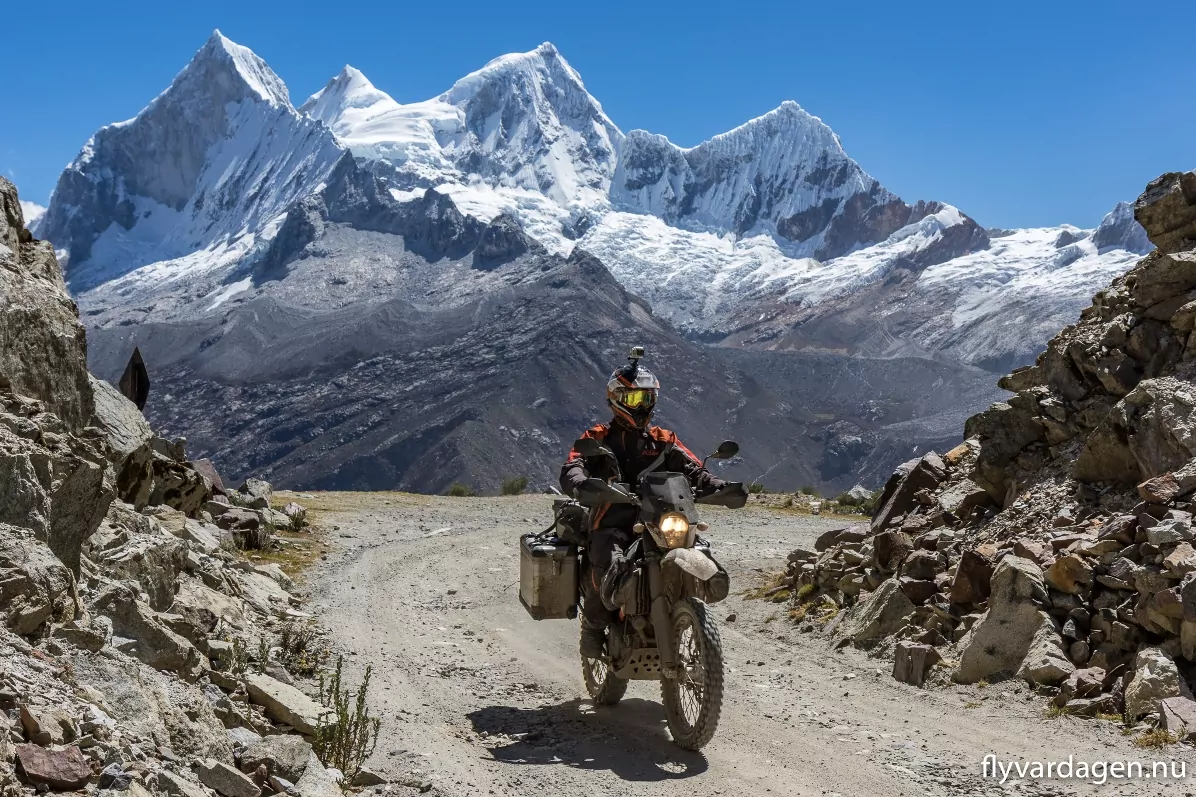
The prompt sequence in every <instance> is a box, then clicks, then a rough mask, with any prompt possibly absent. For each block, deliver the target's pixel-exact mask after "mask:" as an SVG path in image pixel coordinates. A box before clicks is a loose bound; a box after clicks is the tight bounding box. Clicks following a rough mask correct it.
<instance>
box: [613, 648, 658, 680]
mask: <svg viewBox="0 0 1196 797" xmlns="http://www.w3.org/2000/svg"><path fill="white" fill-rule="evenodd" d="M615 675H617V676H618V677H619V678H622V679H623V680H625V681H659V680H661V678H662V677H663V673H662V672H661V669H660V652H659V651H658V650H657V649H656V648H636V649H635V650H633V651H631V656H630V657H628V659H627V661H626V663H624V664H623V665H622V666H621V667H619V669H617V670H616V671H615Z"/></svg>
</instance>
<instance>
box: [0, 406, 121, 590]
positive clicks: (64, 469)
mask: <svg viewBox="0 0 1196 797" xmlns="http://www.w3.org/2000/svg"><path fill="white" fill-rule="evenodd" d="M97 443H98V441H97V440H96V439H95V438H94V437H84V436H82V435H75V434H73V433H71V431H70V430H69V429H68V428H66V426H65V425H64V424H63V422H62V421H61V420H60V419H59V418H57V417H56V416H54V415H51V414H49V413H47V412H45V411H44V406H43V405H42V404H41V402H37V401H30V400H28V399H23V398H21V397H18V396H14V395H12V394H9V393H2V392H0V524H3V523H7V524H9V525H12V526H16V527H19V528H25V529H28V530H29V531H30V532H31V533H32V535H33V536H34V537H35V538H37V539H38V540H40V541H41V542H43V543H45V544H46V545H48V546H49V547H50V550H51V551H53V552H54V555H55V556H57V557H58V558H59V559H60V560H61V561H62V563H63V564H65V565H66V566H67V567H68V568H70V569H71V570H72V571H73V572H76V573H78V569H79V553H80V548H81V547H82V545H83V541H84V540H86V539H87V538H88V537H89V536H91V534H92V533H93V532H94V531H95V530H96V528H98V527H99V525H100V522H101V521H102V520H103V519H104V515H105V513H107V511H108V506H109V504H111V503H112V498H113V483H112V470H111V468H110V467H109V466H108V463H107V461H106V459H105V458H104V455H103V454H102V453H101V445H97Z"/></svg>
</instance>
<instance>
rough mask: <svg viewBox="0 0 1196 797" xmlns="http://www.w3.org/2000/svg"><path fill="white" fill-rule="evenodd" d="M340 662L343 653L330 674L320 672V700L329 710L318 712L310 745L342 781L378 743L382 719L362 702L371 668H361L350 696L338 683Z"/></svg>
mask: <svg viewBox="0 0 1196 797" xmlns="http://www.w3.org/2000/svg"><path fill="white" fill-rule="evenodd" d="M343 663H344V657H343V656H338V657H337V659H336V670H335V671H333V673H332V676H331V678H327V679H326V678H325V676H324V675H323V674H321V675H320V702H321V703H322V704H323V705H324V706H325V707H326V708H328V709H329V710H328V711H327V712H325V713H324V714H322V715H321V716H320V721H319V723H318V724H317V726H316V735H315V744H314V745H313V747H314V749H315V751H316V754H317V755H318V756H319V757H320V760H321V761H323V762H324V764H325V766H330V767H334V768H336V769H339V770H340V771H341V772H342V773H344V776H345V782H346V783H352V782H353V778H355V777H356V776H357V773H358V771H359V770H360V769H361V765H362V764H364V763H365V760H366V759H367V758H369V757H370V755H371V754H373V752H374V748H375V747H377V746H378V734H379V732H380V731H381V730H382V720H380V719H378V718H376V717H371V716H370V715H369V708H368V707H367V706H366V702H365V698H366V694H367V693H368V692H369V689H370V675H372V674H373V671H374V668H373V667H372V666H371V667H366V668H365V677H364V678H362V680H361V685H360V686H358V687H357V696H356V698H354V697H353V695H352V694H351V692H350V691H349V690H348V689H346V688H344V687H343V686H342V683H341V665H342V664H343Z"/></svg>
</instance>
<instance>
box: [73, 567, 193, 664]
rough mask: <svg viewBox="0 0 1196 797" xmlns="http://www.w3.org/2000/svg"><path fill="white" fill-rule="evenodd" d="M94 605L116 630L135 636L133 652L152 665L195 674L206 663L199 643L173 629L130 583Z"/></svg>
mask: <svg viewBox="0 0 1196 797" xmlns="http://www.w3.org/2000/svg"><path fill="white" fill-rule="evenodd" d="M92 609H93V611H95V612H96V613H97V614H102V615H103V616H105V617H107V618H108V619H110V620H111V621H112V630H113V632H114V633H115V634H117V635H119V636H122V637H126V638H128V639H132V640H134V641H135V642H136V645H135V647H133V649H132V655H134V656H136V657H137V659H139V660H140V661H142V662H144V663H145V664H148V665H149V666H150V667H153V668H155V669H158V670H167V671H171V672H177V673H179V674H180V675H183V676H187V677H192V678H193V677H195V676H197V675H198V674H199V673H200V672H201V671H202V668H203V667H204V666H206V664H205V663H204V662H203V657H202V656H201V655H200V653H199V651H198V650H196V649H195V646H194V645H192V644H191V643H190V642H188V641H187V640H186V639H184V638H183V637H181V636H179V635H178V634H176V633H175V632H174V631H171V630H170V628H168V627H167V626H166V624H165V623H164V622H162V620H161V619H160V618H159V617H158V616H157V614H156V613H155V612H154V610H153V609H151V608H150V607H149V606H148V605H147V604H145V603H142V602H141V601H139V600H137V598H136V597H135V596H134V595H133V593H132V591H131V590H129V588H128V587H125V586H123V585H115V586H112V587H110V588H108V589H106V590H104V591H103V592H101V593H100V594H99V595H98V596H96V597H95V599H94V601H93V603H92Z"/></svg>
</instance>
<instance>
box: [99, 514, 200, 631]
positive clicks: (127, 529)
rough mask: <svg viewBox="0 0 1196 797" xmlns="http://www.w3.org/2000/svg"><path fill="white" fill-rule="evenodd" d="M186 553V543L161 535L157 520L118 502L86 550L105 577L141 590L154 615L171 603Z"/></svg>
mask: <svg viewBox="0 0 1196 797" xmlns="http://www.w3.org/2000/svg"><path fill="white" fill-rule="evenodd" d="M187 549H188V546H187V543H186V542H184V541H183V540H181V539H179V538H178V537H176V536H174V535H172V534H168V533H166V532H165V531H163V530H162V528H161V526H160V525H159V523H158V522H157V521H156V520H154V519H153V518H149V517H146V516H144V515H141V514H139V513H137V512H134V511H133V508H132V507H131V506H129V505H128V504H124V503H121V502H119V501H116V502H113V504H112V508H111V509H110V510H109V512H108V516H107V518H106V519H105V521H104V523H103V524H101V526H100V528H99V530H98V531H97V532H96V533H95V534H94V535H92V537H91V539H90V540H88V543H87V548H86V550H87V553H88V557H89V558H90V559H91V561H93V562H94V563H95V564H97V565H99V566H100V567H102V568H103V569H104V573H105V575H107V576H110V577H112V578H117V579H123V580H125V581H132V582H135V583H136V584H137V585H138V586H140V588H141V589H142V591H143V592H145V594H146V596H147V597H148V599H149V605H150V607H151V608H153V609H155V610H156V611H164V610H166V609H167V608H169V607H170V604H171V603H172V602H173V601H174V594H175V592H177V591H178V586H179V585H178V579H179V574H180V573H181V572H182V571H183V566H184V564H185V562H186V559H187Z"/></svg>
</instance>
